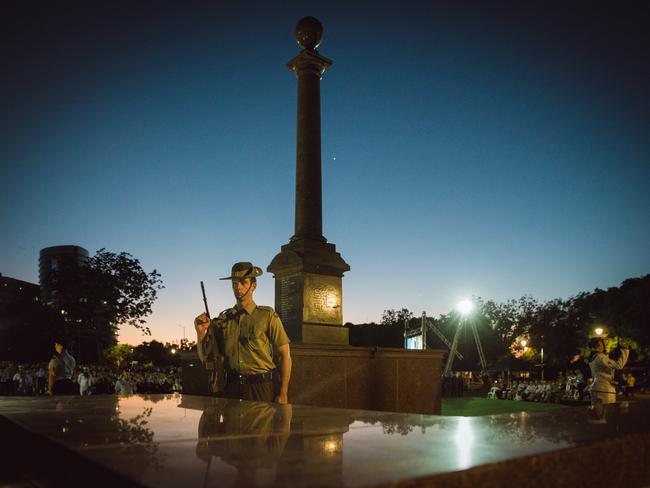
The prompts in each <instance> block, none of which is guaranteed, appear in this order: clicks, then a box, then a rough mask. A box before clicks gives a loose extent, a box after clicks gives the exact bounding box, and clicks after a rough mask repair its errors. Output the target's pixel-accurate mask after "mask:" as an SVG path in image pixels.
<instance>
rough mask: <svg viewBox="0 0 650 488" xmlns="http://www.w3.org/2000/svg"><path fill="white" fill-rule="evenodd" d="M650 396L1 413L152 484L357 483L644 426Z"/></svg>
mask: <svg viewBox="0 0 650 488" xmlns="http://www.w3.org/2000/svg"><path fill="white" fill-rule="evenodd" d="M649 405H650V402H642V401H640V402H634V403H632V404H631V405H630V406H629V408H623V409H621V408H617V409H615V410H613V411H612V412H610V414H609V415H608V421H607V423H606V424H593V423H589V422H588V415H587V409H586V408H583V407H574V408H567V409H564V410H558V411H554V412H551V413H536V414H528V413H518V414H507V415H497V416H485V417H441V416H430V415H413V414H399V413H388V412H373V411H363V410H344V409H332V408H320V407H307V406H299V405H286V406H281V405H276V404H269V403H257V402H245V401H237V400H223V399H216V398H206V397H196V396H184V397H183V396H181V395H133V396H127V397H124V396H122V397H117V396H103V395H102V396H95V397H58V398H57V397H50V398H2V399H0V414H1V415H3V416H6V417H7V418H9V419H11V420H12V421H14V422H16V423H18V424H20V425H21V426H23V427H25V428H27V429H29V430H31V431H34V432H37V433H39V434H41V435H44V436H47V437H49V438H51V439H53V440H55V441H56V442H59V443H61V444H63V445H65V446H67V447H68V448H70V449H73V450H75V451H77V452H79V453H81V454H83V455H84V456H86V457H88V458H90V459H92V460H94V461H96V462H100V463H102V464H105V465H108V466H111V467H112V468H113V469H116V470H118V471H120V472H123V473H126V474H127V475H128V476H129V477H131V478H133V479H136V480H138V481H139V482H141V483H143V484H145V485H149V486H162V487H165V486H178V485H179V484H181V485H182V486H184V487H192V486H197V487H198V486H200V487H203V486H234V485H249V486H250V485H253V486H270V485H285V484H286V485H288V484H291V485H294V486H315V485H327V486H332V485H346V486H363V485H369V484H375V483H382V482H389V481H394V480H403V479H411V478H415V477H419V476H425V475H433V474H436V473H443V472H449V471H456V470H462V469H467V468H471V467H474V466H478V465H481V464H485V463H490V462H497V461H502V460H506V459H510V458H514V457H521V456H529V455H533V454H537V453H542V452H547V451H552V450H557V449H562V448H566V447H570V446H575V445H580V444H583V443H587V442H590V441H594V440H598V439H603V438H607V437H612V436H620V435H624V434H628V433H635V432H639V431H646V430H649V426H648V424H649V422H648V420H647V419H648V418H650V416H649V414H650V406H649Z"/></svg>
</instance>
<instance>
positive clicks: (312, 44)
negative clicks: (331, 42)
mask: <svg viewBox="0 0 650 488" xmlns="http://www.w3.org/2000/svg"><path fill="white" fill-rule="evenodd" d="M294 33H295V34H296V41H298V44H300V45H301V46H302V47H303V48H305V49H310V50H313V49H316V48H317V47H318V46H319V45H320V43H321V41H322V40H323V25H322V24H321V23H320V22H319V21H318V19H317V18H315V17H303V18H302V19H300V20H299V21H298V23H297V24H296V27H295V29H294Z"/></svg>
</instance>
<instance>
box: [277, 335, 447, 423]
mask: <svg viewBox="0 0 650 488" xmlns="http://www.w3.org/2000/svg"><path fill="white" fill-rule="evenodd" d="M444 353H445V351H443V350H437V349H431V350H424V351H413V350H404V349H383V348H370V347H350V346H335V345H316V344H293V345H292V346H291V357H292V359H293V370H292V374H291V386H290V389H289V398H290V400H291V403H294V404H298V405H312V406H320V407H339V408H358V409H364V410H382V411H388V412H407V413H425V414H438V415H439V414H440V413H441V376H442V369H441V368H442V358H443V355H444Z"/></svg>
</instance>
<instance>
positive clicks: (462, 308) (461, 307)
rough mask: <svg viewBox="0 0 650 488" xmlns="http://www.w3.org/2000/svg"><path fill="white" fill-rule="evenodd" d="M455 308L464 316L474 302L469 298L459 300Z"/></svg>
mask: <svg viewBox="0 0 650 488" xmlns="http://www.w3.org/2000/svg"><path fill="white" fill-rule="evenodd" d="M456 310H458V312H459V313H460V314H461V315H462V316H463V317H464V316H466V315H469V314H470V313H471V312H472V310H474V304H473V303H472V301H471V300H461V301H460V302H458V305H456Z"/></svg>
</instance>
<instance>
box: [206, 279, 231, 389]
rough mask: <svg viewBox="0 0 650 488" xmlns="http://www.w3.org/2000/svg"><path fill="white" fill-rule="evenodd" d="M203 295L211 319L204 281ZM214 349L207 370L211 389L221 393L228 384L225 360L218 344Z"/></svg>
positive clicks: (214, 345)
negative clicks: (212, 357)
mask: <svg viewBox="0 0 650 488" xmlns="http://www.w3.org/2000/svg"><path fill="white" fill-rule="evenodd" d="M201 293H202V295H203V305H205V314H206V315H207V316H208V318H210V309H209V308H208V299H207V297H206V296H205V286H204V285H203V282H202V281H201ZM210 326H212V325H210ZM208 333H209V332H208ZM215 336H216V334H215ZM215 338H216V337H215ZM212 347H213V352H214V360H212V359H206V361H205V369H207V370H208V371H210V388H211V389H212V392H213V393H220V392H221V391H223V389H224V386H225V384H226V369H225V358H224V356H223V355H222V354H221V351H219V344H218V343H215V344H213V345H212Z"/></svg>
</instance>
